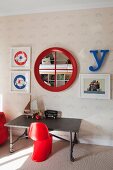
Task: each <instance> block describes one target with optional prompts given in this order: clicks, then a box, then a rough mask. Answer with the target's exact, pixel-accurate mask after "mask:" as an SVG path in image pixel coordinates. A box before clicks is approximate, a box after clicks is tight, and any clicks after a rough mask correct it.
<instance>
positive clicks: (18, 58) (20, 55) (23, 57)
mask: <svg viewBox="0 0 113 170" xmlns="http://www.w3.org/2000/svg"><path fill="white" fill-rule="evenodd" d="M14 61H15V63H16V64H17V65H19V66H22V65H24V64H25V63H26V62H27V54H26V53H25V52H24V51H18V52H17V53H16V54H15V56H14Z"/></svg>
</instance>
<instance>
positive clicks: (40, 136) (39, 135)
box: [29, 122, 52, 162]
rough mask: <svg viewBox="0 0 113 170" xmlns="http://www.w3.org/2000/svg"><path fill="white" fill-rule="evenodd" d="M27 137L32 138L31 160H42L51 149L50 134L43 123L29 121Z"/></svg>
mask: <svg viewBox="0 0 113 170" xmlns="http://www.w3.org/2000/svg"><path fill="white" fill-rule="evenodd" d="M29 137H30V138H31V139H33V140H34V143H33V153H32V160H34V161H36V162H42V161H44V160H46V159H47V158H48V157H49V155H50V153H51V151H52V136H51V135H50V134H49V132H48V128H47V126H46V125H45V124H44V123H41V122H39V123H31V125H30V128H29Z"/></svg>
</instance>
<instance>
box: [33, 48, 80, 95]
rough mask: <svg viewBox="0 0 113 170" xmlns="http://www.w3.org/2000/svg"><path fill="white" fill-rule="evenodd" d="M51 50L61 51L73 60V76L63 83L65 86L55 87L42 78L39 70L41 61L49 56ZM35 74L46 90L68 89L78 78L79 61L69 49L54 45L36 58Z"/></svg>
mask: <svg viewBox="0 0 113 170" xmlns="http://www.w3.org/2000/svg"><path fill="white" fill-rule="evenodd" d="M51 52H59V53H63V54H64V55H66V56H67V57H68V58H69V60H70V61H71V64H72V75H71V78H70V79H69V81H68V82H67V83H66V84H65V85H63V86H59V87H55V86H54V87H53V86H49V85H47V84H46V83H44V81H43V80H42V79H41V76H40V72H39V66H40V63H41V61H42V59H43V58H44V57H45V56H47V55H48V54H50V53H51ZM34 74H35V78H36V80H37V82H38V83H39V84H40V85H41V86H42V87H43V88H44V89H46V90H49V91H52V92H59V91H62V90H65V89H67V88H68V87H69V86H71V85H72V83H73V82H74V80H75V79H76V76H77V62H76V60H75V58H74V57H73V56H72V54H71V53H70V52H68V51H67V50H65V49H63V48H60V47H52V48H48V49H46V50H44V51H43V52H42V53H41V54H40V55H39V56H38V57H37V59H36V61H35V65H34Z"/></svg>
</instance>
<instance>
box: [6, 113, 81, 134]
mask: <svg viewBox="0 0 113 170" xmlns="http://www.w3.org/2000/svg"><path fill="white" fill-rule="evenodd" d="M81 121H82V120H81V119H76V118H57V119H53V118H41V119H39V120H37V119H36V118H35V117H34V118H32V117H27V116H26V115H20V116H19V117H17V118H15V119H13V120H11V121H9V122H8V123H6V124H5V126H7V127H19V128H28V127H29V126H30V124H31V123H33V122H43V123H45V124H46V125H47V127H48V129H49V130H57V131H72V132H78V131H79V129H80V124H81Z"/></svg>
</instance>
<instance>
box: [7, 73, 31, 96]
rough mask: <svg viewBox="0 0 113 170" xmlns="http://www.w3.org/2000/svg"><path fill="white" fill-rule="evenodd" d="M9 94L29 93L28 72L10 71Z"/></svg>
mask: <svg viewBox="0 0 113 170" xmlns="http://www.w3.org/2000/svg"><path fill="white" fill-rule="evenodd" d="M10 79H11V82H10V84H11V92H16V93H30V71H11V78H10Z"/></svg>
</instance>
